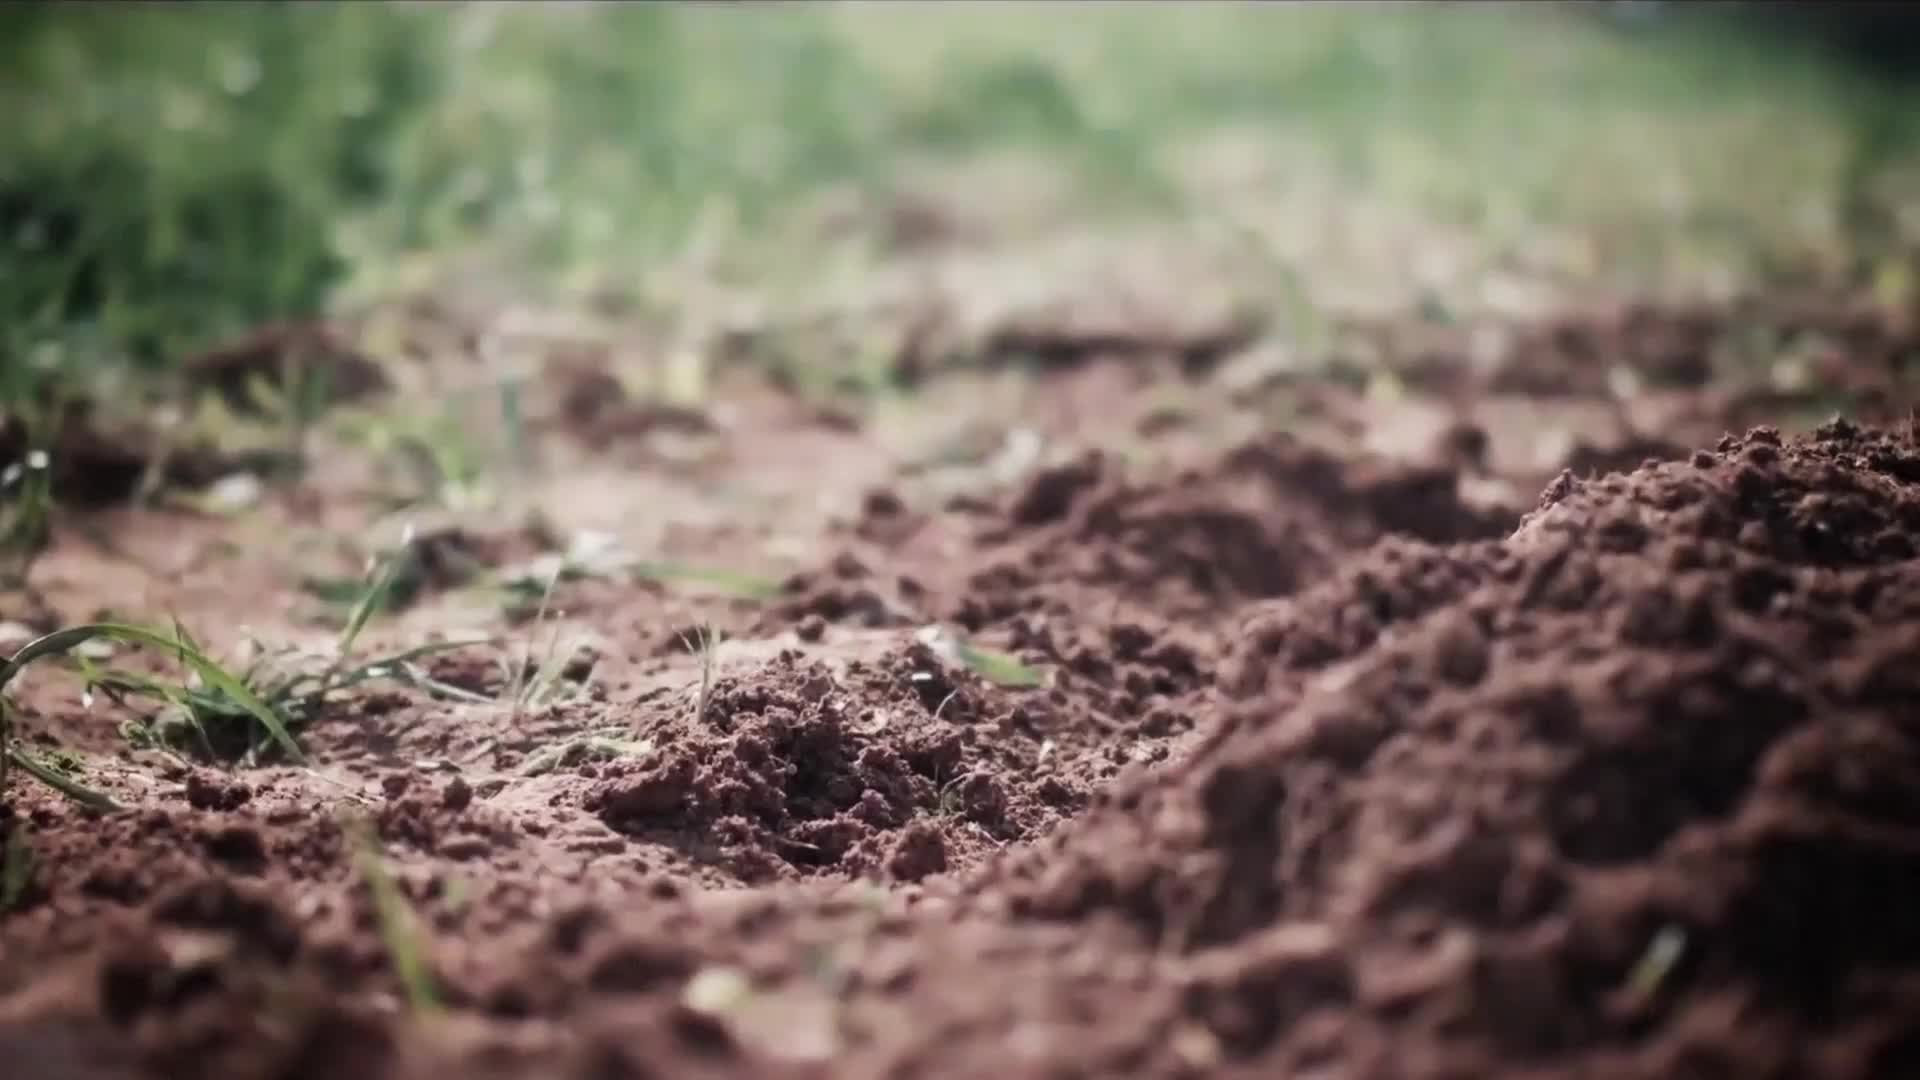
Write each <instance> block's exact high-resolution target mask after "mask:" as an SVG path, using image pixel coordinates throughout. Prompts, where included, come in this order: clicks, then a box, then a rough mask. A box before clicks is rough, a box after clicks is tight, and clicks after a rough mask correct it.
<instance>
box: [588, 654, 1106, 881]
mask: <svg viewBox="0 0 1920 1080" xmlns="http://www.w3.org/2000/svg"><path fill="white" fill-rule="evenodd" d="M846 682H847V683H850V684H851V685H846V684H843V682H842V681H841V680H837V679H836V678H835V677H834V675H833V673H832V672H831V671H830V670H829V669H828V668H827V666H826V665H824V664H821V663H818V662H811V663H809V662H806V661H805V660H804V658H803V657H802V655H801V654H800V653H797V652H794V651H786V652H783V653H781V654H780V655H779V657H777V658H776V659H775V661H774V662H773V664H771V665H769V666H768V667H767V668H765V669H763V670H762V671H760V672H757V673H756V674H755V675H753V676H752V677H750V678H744V679H735V678H724V679H721V680H720V681H718V682H717V683H716V684H715V685H714V687H713V689H712V691H711V694H710V695H709V697H708V699H707V701H706V703H705V706H704V709H702V708H700V707H699V706H697V705H696V707H695V708H694V709H692V710H690V711H689V712H688V713H687V714H686V715H684V716H682V717H679V718H676V719H675V720H674V721H672V722H669V723H666V724H660V725H654V726H652V727H650V728H649V729H648V730H647V732H646V740H647V741H646V744H645V745H646V747H647V749H646V750H645V751H644V752H643V753H641V754H638V755H635V756H634V757H631V758H627V759H623V760H619V761H616V762H612V763H609V764H607V765H606V766H604V767H602V768H601V769H600V770H599V777H600V779H599V781H598V782H597V783H596V784H595V785H594V787H593V788H592V790H591V791H589V792H588V793H587V795H586V797H585V805H586V806H587V808H588V809H590V810H592V811H593V812H594V813H596V814H598V815H599V816H600V817H601V819H602V820H604V821H606V822H607V824H609V825H610V826H612V827H614V828H615V829H617V830H619V831H621V832H624V833H628V834H630V835H634V836H638V837H643V838H655V839H664V840H667V841H668V842H670V843H672V844H673V846H675V847H677V848H679V849H681V850H686V851H696V852H700V853H701V856H700V857H702V858H703V859H707V860H710V861H712V862H713V863H714V864H715V865H717V866H720V867H722V868H724V869H725V870H726V871H727V872H728V873H729V874H731V875H732V876H733V877H735V878H737V879H739V880H741V881H745V882H765V881H772V880H777V879H779V878H781V877H790V876H793V875H796V874H800V875H807V874H814V873H819V872H834V873H840V874H851V875H862V874H866V875H871V876H876V877H885V878H889V879H892V880H904V881H917V880H919V879H920V878H922V877H925V876H927V875H928V874H935V873H940V872H943V871H945V870H946V869H947V868H948V864H949V847H950V846H953V845H961V846H964V847H965V848H967V849H971V850H973V851H978V850H979V849H980V848H982V847H983V846H986V847H992V846H997V845H999V844H1004V843H1006V842H1008V841H1012V840H1021V839H1026V838H1028V837H1030V836H1034V835H1038V834H1039V833H1040V832H1041V831H1043V830H1044V829H1045V828H1046V827H1047V826H1050V825H1052V824H1053V823H1054V822H1055V821H1056V820H1057V819H1058V817H1059V814H1060V811H1061V810H1063V809H1073V808H1076V807H1077V804H1078V803H1079V802H1080V801H1081V800H1080V797H1079V795H1078V794H1077V793H1076V791H1075V790H1074V788H1073V787H1072V786H1070V785H1069V784H1067V783H1066V782H1064V781H1062V780H1060V779H1059V778H1057V777H1049V778H1046V779H1038V780H1036V779H1028V778H1023V777H1020V776H1019V771H1023V770H1024V769H1026V768H1027V767H1028V766H1030V765H1031V764H1032V759H1033V756H1034V755H1035V753H1036V752H1037V750H1036V744H1034V743H1032V742H1031V741H1028V740H1021V739H1019V738H995V739H990V740H983V739H982V738H981V737H980V734H979V733H980V731H981V730H983V729H984V730H986V731H989V732H993V731H995V730H996V729H997V728H999V727H1001V726H1003V725H1008V724H1011V723H1013V722H1014V720H1015V714H1014V706H1011V705H1010V704H1008V703H1006V702H1005V701H1004V700H1001V701H998V702H995V701H994V700H993V698H992V695H990V694H989V692H988V689H987V688H986V687H984V686H983V685H982V683H981V681H980V680H979V679H978V678H976V677H974V676H973V675H972V674H971V673H969V672H966V671H964V670H958V671H956V670H953V669H950V668H949V667H948V665H947V664H946V663H945V662H944V661H943V660H942V659H940V658H939V657H938V656H935V655H934V654H933V653H932V652H931V651H930V650H929V649H928V648H926V647H925V646H923V645H914V646H911V647H909V648H907V649H905V650H903V651H900V652H897V653H894V654H892V655H889V656H887V657H886V658H884V659H883V661H882V662H881V664H880V665H878V666H877V670H869V669H868V667H867V666H866V665H864V664H861V663H858V662H855V663H854V664H852V665H850V670H849V671H848V672H847V680H846ZM996 756H998V757H999V758H1001V759H1002V760H995V758H996ZM1022 759H1024V760H1022ZM1006 766H1011V767H1012V770H1011V771H1009V772H1008V773H1007V774H1006V775H1003V768H1004V767H1006ZM1010 780H1011V782H1010ZM936 825H944V826H946V827H944V828H940V827H935V826H936ZM689 833H690V834H693V835H694V836H697V837H699V839H698V840H697V841H693V840H689V839H688V838H687V834H689ZM675 834H678V836H677V837H676V835H675Z"/></svg>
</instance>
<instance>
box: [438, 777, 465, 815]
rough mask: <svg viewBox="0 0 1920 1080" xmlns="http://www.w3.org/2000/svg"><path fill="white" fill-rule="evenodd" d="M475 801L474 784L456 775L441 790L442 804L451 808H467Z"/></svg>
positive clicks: (456, 809)
mask: <svg viewBox="0 0 1920 1080" xmlns="http://www.w3.org/2000/svg"><path fill="white" fill-rule="evenodd" d="M472 802H473V785H472V784H469V783H467V781H466V778H465V777H461V776H456V777H454V778H453V779H452V780H451V781H449V782H448V783H447V786H446V787H445V788H442V789H441V791H440V805H441V806H444V807H446V808H447V809H449V810H455V811H458V810H465V809H466V808H467V807H468V806H469V805H471V804H472Z"/></svg>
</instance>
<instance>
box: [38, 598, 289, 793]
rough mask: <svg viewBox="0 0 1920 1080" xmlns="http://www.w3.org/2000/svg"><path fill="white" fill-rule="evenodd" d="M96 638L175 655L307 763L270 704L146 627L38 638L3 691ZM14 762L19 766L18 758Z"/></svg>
mask: <svg viewBox="0 0 1920 1080" xmlns="http://www.w3.org/2000/svg"><path fill="white" fill-rule="evenodd" d="M95 638H106V639H109V640H113V641H120V642H124V643H126V644H131V645H146V646H150V647H152V648H156V649H161V650H165V651H167V652H171V653H174V654H175V655H176V656H178V657H179V659H180V661H181V663H184V664H186V665H187V666H188V667H190V668H192V669H193V671H194V673H195V674H197V675H199V676H200V681H201V682H203V683H205V684H207V685H208V686H210V687H212V688H213V689H215V690H218V691H219V692H220V693H221V694H224V695H225V696H226V697H227V699H228V700H229V701H231V702H232V703H233V704H235V705H237V706H239V707H240V708H241V709H243V710H245V711H246V712H247V714H248V715H250V716H252V717H253V718H254V719H255V720H257V721H259V722H260V726H261V727H262V728H263V729H265V730H266V732H267V734H268V735H270V736H271V737H272V738H273V741H274V742H276V743H278V744H279V745H280V749H281V750H282V751H283V752H285V753H286V755H287V756H288V757H289V758H290V759H291V760H293V761H294V762H296V763H298V764H305V763H306V756H305V755H304V754H302V753H301V752H300V744H299V743H297V742H295V741H294V738H293V733H292V732H290V731H288V730H287V726H286V724H285V723H284V722H282V720H281V719H280V717H279V715H278V714H276V713H275V712H274V711H273V710H272V709H270V708H268V707H267V704H266V703H265V702H263V701H261V700H260V698H259V697H258V696H256V695H255V694H254V692H253V691H252V690H250V689H248V688H247V686H246V684H245V683H243V682H241V681H240V680H239V679H236V678H234V677H233V676H232V675H231V674H229V673H228V672H227V670H226V669H225V668H223V667H221V666H220V665H219V664H217V663H215V662H214V661H213V660H212V659H210V658H208V657H207V655H206V654H204V653H202V652H201V651H200V650H198V649H195V648H192V647H190V646H189V645H187V643H186V642H184V641H182V640H180V639H179V638H178V637H168V636H167V635H166V634H162V633H159V632H157V631H154V630H148V629H145V628H144V627H139V626H128V625H125V624H121V623H86V624H83V625H80V626H70V627H67V628H66V629H64V630H56V631H54V632H53V633H51V634H47V635H45V636H43V637H39V638H35V639H34V640H32V641H30V642H28V643H27V644H25V645H23V646H21V647H20V651H19V652H16V653H14V654H13V658H12V659H10V660H8V661H7V662H6V663H5V664H4V665H0V690H5V689H6V686H7V684H8V683H10V682H12V681H13V678H14V676H16V675H18V674H19V673H20V670H21V669H22V668H24V667H26V666H27V665H28V664H30V663H33V662H34V661H35V660H42V659H45V658H47V657H52V656H62V655H65V654H66V653H68V652H70V651H72V650H73V649H76V648H78V647H79V646H81V645H83V644H85V643H86V642H89V641H92V640H93V639H95ZM15 760H16V763H18V761H19V758H18V756H17V755H16V757H15ZM23 767H24V766H23Z"/></svg>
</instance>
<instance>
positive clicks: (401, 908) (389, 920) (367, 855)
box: [352, 824, 440, 1013]
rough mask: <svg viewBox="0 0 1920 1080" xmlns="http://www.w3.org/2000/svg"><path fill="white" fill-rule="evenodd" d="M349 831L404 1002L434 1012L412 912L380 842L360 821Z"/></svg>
mask: <svg viewBox="0 0 1920 1080" xmlns="http://www.w3.org/2000/svg"><path fill="white" fill-rule="evenodd" d="M352 831H353V832H354V833H356V834H358V837H357V838H358V843H357V844H356V845H355V846H356V847H357V849H358V850H357V852H356V859H355V861H356V862H357V863H358V864H359V868H360V876H361V877H363V878H365V879H366V882H367V888H368V889H369V890H370V891H371V892H372V893H373V909H374V916H375V917H376V918H377V919H378V920H379V922H380V937H381V939H382V940H383V941H384V942H385V943H386V946H387V955H388V957H390V958H391V959H392V961H393V971H394V974H395V975H396V976H397V977H398V978H399V979H400V986H401V988H402V989H403V990H404V991H405V992H406V995H407V1004H408V1005H410V1006H411V1007H412V1008H413V1010H414V1011H415V1012H416V1013H431V1012H436V1011H438V1010H439V1008H440V995H439V992H438V991H437V990H436V989H435V987H434V985H433V973H432V972H431V971H429V970H428V968H427V961H426V957H425V956H423V955H421V950H420V942H419V939H418V937H417V935H416V933H415V924H414V919H413V911H412V909H411V908H410V907H409V906H408V904H407V898H406V897H405V896H404V895H402V894H401V892H400V887H399V885H397V884H395V882H394V880H393V876H392V875H391V874H389V873H387V864H386V859H385V858H384V856H382V854H381V852H380V842H379V840H378V839H376V838H375V835H374V832H373V829H372V828H371V827H369V826H367V825H364V824H361V825H358V826H356V827H355V828H354V829H353V830H352Z"/></svg>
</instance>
